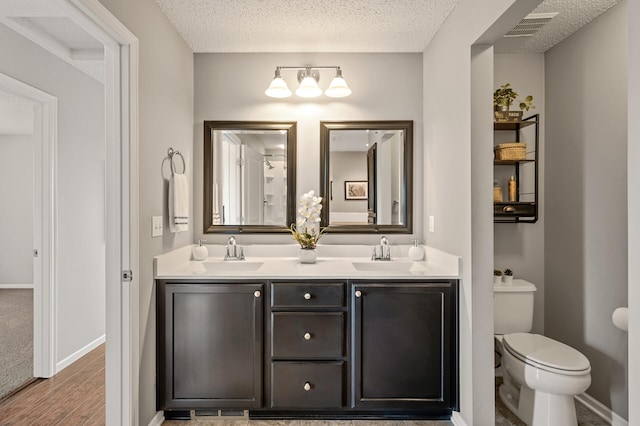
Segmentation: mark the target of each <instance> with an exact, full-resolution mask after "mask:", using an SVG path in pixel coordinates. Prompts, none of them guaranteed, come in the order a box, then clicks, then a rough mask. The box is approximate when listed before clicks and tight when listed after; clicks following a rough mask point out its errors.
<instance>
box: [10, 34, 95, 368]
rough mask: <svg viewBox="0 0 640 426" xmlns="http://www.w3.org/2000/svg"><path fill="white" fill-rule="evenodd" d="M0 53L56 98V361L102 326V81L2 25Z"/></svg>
mask: <svg viewBox="0 0 640 426" xmlns="http://www.w3.org/2000/svg"><path fill="white" fill-rule="evenodd" d="M0 52H2V55H0V72H2V73H4V74H6V75H8V76H10V77H12V78H15V79H16V80H20V81H22V82H24V83H26V84H29V85H31V86H33V87H35V88H37V89H40V90H42V91H44V92H47V93H49V94H51V95H53V96H55V97H57V98H58V153H57V179H58V182H57V249H58V250H57V255H58V258H57V263H56V265H55V267H56V271H55V272H56V276H57V283H56V288H55V294H54V296H53V299H54V300H55V302H56V312H57V316H56V321H55V334H56V339H57V340H56V343H57V344H56V354H55V357H56V360H55V361H56V363H57V364H60V363H61V361H63V360H64V359H65V358H67V357H69V356H70V355H72V354H74V353H75V352H76V351H78V350H80V349H82V348H84V347H85V346H86V345H88V344H89V343H91V342H93V341H95V340H96V339H98V338H100V337H101V336H103V335H104V332H105V287H104V285H105V240H104V199H105V192H104V191H105V190H104V186H105V180H104V172H105V170H104V160H105V147H104V140H105V139H104V86H103V85H102V84H100V83H98V82H96V81H95V80H93V79H91V78H90V77H88V76H87V75H86V74H84V73H82V72H80V71H78V70H76V69H75V68H72V67H71V66H70V65H68V64H67V63H65V62H63V61H62V60H60V59H58V58H57V57H55V56H53V55H52V54H50V53H49V52H47V51H45V50H44V49H42V48H40V47H39V46H37V45H35V44H34V43H32V42H31V41H29V40H27V39H25V38H23V37H22V36H20V35H18V34H16V33H15V32H13V31H12V30H10V29H9V28H7V27H6V26H4V25H0ZM30 192H31V191H30ZM87 247H91V250H87V249H86V248H87Z"/></svg>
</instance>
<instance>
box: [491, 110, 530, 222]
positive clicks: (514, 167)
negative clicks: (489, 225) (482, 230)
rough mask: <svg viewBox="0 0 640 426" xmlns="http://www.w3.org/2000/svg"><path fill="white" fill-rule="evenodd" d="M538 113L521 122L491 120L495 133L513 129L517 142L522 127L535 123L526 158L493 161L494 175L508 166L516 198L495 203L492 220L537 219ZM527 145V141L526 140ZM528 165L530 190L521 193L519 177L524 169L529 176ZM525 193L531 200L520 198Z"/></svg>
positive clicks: (523, 220) (518, 220)
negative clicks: (530, 182) (514, 180)
mask: <svg viewBox="0 0 640 426" xmlns="http://www.w3.org/2000/svg"><path fill="white" fill-rule="evenodd" d="M539 124H540V114H534V115H532V116H530V117H527V118H524V119H522V120H521V121H496V122H494V123H493V130H494V132H497V131H508V132H513V133H514V135H515V141H516V142H520V138H521V134H522V132H523V129H525V128H528V127H530V126H534V127H533V128H532V129H531V130H528V131H530V132H531V131H533V136H534V140H533V149H532V150H531V149H530V148H531V147H530V146H529V147H528V148H529V149H528V150H527V156H526V159H522V160H494V162H493V165H494V176H495V175H496V172H497V171H498V169H500V168H511V170H509V172H510V173H511V172H512V173H511V174H513V176H515V178H516V182H517V186H516V201H513V202H510V201H505V202H494V209H493V217H494V222H495V223H535V222H537V221H538V180H539V179H538V161H539V159H538V142H539ZM529 144H530V142H529ZM530 168H533V171H532V172H533V192H527V193H525V192H522V191H521V190H520V189H521V181H520V178H521V177H522V175H523V172H525V171H526V173H528V175H531V171H530ZM523 195H526V196H527V198H533V199H532V200H523V199H521V197H522V196H523Z"/></svg>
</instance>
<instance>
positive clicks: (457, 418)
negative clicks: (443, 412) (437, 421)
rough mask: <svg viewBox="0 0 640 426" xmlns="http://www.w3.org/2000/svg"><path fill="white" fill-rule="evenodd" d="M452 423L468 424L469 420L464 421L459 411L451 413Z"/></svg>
mask: <svg viewBox="0 0 640 426" xmlns="http://www.w3.org/2000/svg"><path fill="white" fill-rule="evenodd" d="M451 423H453V424H454V425H455V426H467V422H465V421H464V419H463V418H462V415H461V414H460V412H459V411H454V412H453V414H452V415H451Z"/></svg>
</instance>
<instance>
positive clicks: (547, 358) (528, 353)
mask: <svg viewBox="0 0 640 426" xmlns="http://www.w3.org/2000/svg"><path fill="white" fill-rule="evenodd" d="M502 343H503V346H504V348H505V349H506V350H508V351H509V353H510V354H511V355H513V356H514V357H515V358H517V359H519V360H520V361H522V362H523V363H525V364H528V365H531V366H533V367H536V368H539V369H541V370H545V371H549V372H551V373H557V374H564V375H583V374H587V373H589V372H590V371H591V365H590V364H589V360H588V359H587V357H585V356H584V355H583V354H582V353H580V352H579V351H577V350H576V349H574V348H572V347H571V346H568V345H565V344H564V343H560V342H558V341H555V340H553V339H550V338H548V337H545V336H541V335H539V334H531V333H512V334H506V335H504V337H503V340H502Z"/></svg>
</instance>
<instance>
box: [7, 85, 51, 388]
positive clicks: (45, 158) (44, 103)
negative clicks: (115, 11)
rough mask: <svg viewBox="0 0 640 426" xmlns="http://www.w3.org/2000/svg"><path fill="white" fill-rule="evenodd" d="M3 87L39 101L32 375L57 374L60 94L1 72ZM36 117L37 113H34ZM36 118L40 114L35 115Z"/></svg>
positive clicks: (35, 179)
mask: <svg viewBox="0 0 640 426" xmlns="http://www.w3.org/2000/svg"><path fill="white" fill-rule="evenodd" d="M0 87H1V88H2V89H3V90H5V91H7V92H9V93H12V94H14V95H16V96H20V97H22V98H26V99H29V100H30V101H32V102H34V103H35V104H36V105H37V115H39V116H40V119H39V126H37V127H36V130H35V132H36V133H38V136H39V140H38V142H37V143H36V144H34V147H33V148H34V149H33V158H32V160H33V248H34V250H37V251H38V254H37V255H35V254H34V260H33V306H34V309H33V376H34V377H51V376H53V375H54V374H55V372H56V371H55V347H56V346H55V315H54V313H55V312H54V304H53V302H54V297H53V295H54V294H55V279H54V278H55V265H56V261H55V255H56V252H55V243H56V232H57V229H56V215H57V213H56V212H57V206H56V199H57V197H56V190H57V161H56V158H57V143H58V98H56V97H55V96H52V95H50V94H48V93H46V92H43V91H42V90H39V89H37V88H35V87H33V86H30V85H28V84H26V83H23V82H21V81H19V80H16V79H14V78H12V77H10V76H8V75H5V74H2V73H0ZM34 118H35V116H34ZM36 120H37V118H36Z"/></svg>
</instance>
